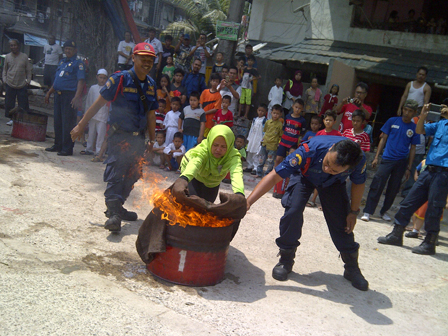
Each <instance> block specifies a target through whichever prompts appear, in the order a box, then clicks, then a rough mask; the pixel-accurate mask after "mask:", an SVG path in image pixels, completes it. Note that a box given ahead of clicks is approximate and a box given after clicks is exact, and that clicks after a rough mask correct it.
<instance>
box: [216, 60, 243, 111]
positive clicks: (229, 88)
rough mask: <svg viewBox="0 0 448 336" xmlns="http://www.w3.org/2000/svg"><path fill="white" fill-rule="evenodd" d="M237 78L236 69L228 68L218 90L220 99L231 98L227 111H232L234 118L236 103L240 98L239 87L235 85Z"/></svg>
mask: <svg viewBox="0 0 448 336" xmlns="http://www.w3.org/2000/svg"><path fill="white" fill-rule="evenodd" d="M237 76H238V69H237V68H236V67H230V69H229V73H228V75H227V76H225V78H223V80H222V81H221V84H220V85H219V88H218V89H219V93H220V94H221V96H222V97H224V96H230V97H231V98H232V99H231V102H230V105H229V110H230V111H232V113H233V116H234V117H235V115H236V112H237V105H238V101H239V100H240V96H241V86H239V85H238V84H236V83H235V78H236V77H237Z"/></svg>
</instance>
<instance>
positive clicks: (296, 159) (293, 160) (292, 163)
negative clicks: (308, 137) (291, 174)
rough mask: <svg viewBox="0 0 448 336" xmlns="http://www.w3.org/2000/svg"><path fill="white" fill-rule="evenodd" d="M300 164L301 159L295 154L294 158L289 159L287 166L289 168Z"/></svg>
mask: <svg viewBox="0 0 448 336" xmlns="http://www.w3.org/2000/svg"><path fill="white" fill-rule="evenodd" d="M301 163H302V157H301V156H300V155H299V154H296V155H295V156H294V157H292V158H291V159H289V165H290V166H291V167H295V166H300V164H301Z"/></svg>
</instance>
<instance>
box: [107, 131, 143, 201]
mask: <svg viewBox="0 0 448 336" xmlns="http://www.w3.org/2000/svg"><path fill="white" fill-rule="evenodd" d="M107 145H108V149H109V156H108V158H107V159H106V161H104V163H105V164H107V166H106V169H105V170H104V176H103V180H104V182H107V186H106V191H105V192H104V196H105V197H106V202H109V201H113V200H120V201H121V203H122V204H124V202H125V201H126V199H127V198H128V197H129V194H130V193H131V191H132V189H133V188H134V184H135V183H136V182H137V181H138V180H139V179H140V177H141V176H142V163H143V155H144V153H145V149H146V145H145V137H144V135H143V134H141V135H137V136H133V135H132V134H129V133H121V134H117V133H114V134H112V135H111V136H109V137H108V139H107Z"/></svg>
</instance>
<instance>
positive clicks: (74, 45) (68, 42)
mask: <svg viewBox="0 0 448 336" xmlns="http://www.w3.org/2000/svg"><path fill="white" fill-rule="evenodd" d="M62 47H63V48H65V47H72V48H76V42H75V41H73V40H68V41H65V43H64V45H63V46H62Z"/></svg>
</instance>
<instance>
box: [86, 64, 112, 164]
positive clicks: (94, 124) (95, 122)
mask: <svg viewBox="0 0 448 336" xmlns="http://www.w3.org/2000/svg"><path fill="white" fill-rule="evenodd" d="M107 78H108V75H107V71H106V69H99V70H98V72H97V74H96V80H97V83H98V84H95V85H92V86H91V88H90V89H89V93H88V94H87V99H86V111H87V110H88V109H89V107H90V106H92V105H93V103H94V102H95V101H96V100H97V98H98V97H99V95H100V90H101V89H102V88H103V86H104V84H106V81H107ZM108 117H109V106H108V104H106V105H104V106H103V107H102V108H100V110H99V111H98V113H97V114H96V115H95V116H94V117H93V118H92V119H91V120H90V121H89V135H88V138H87V148H86V150H84V151H81V155H98V154H99V153H100V151H101V145H102V144H103V141H104V138H105V136H106V129H107V119H108Z"/></svg>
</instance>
